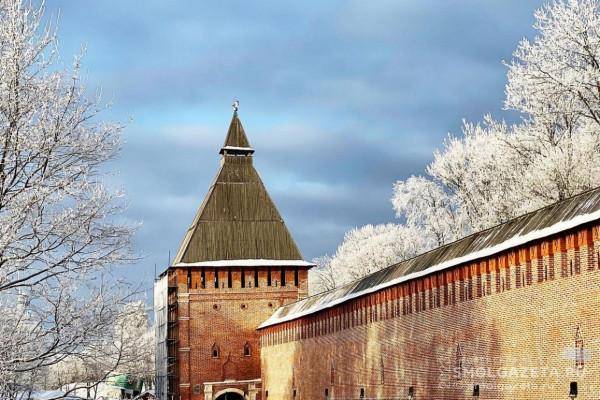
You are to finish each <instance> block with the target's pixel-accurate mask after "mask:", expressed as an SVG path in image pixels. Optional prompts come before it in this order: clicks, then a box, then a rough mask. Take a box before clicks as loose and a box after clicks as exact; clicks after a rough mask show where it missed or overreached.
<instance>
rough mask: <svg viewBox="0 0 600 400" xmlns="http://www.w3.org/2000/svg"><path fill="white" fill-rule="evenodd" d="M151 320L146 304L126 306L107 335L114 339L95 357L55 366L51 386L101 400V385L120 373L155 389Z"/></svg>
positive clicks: (73, 357) (75, 357) (98, 347)
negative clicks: (75, 391) (99, 390)
mask: <svg viewBox="0 0 600 400" xmlns="http://www.w3.org/2000/svg"><path fill="white" fill-rule="evenodd" d="M148 320H149V318H148V312H147V306H146V304H145V303H143V302H141V301H135V302H131V303H128V304H125V306H124V307H123V308H122V309H121V311H120V313H119V315H118V316H117V318H116V320H115V322H114V325H113V327H112V328H111V335H107V338H110V340H104V341H102V342H99V343H98V344H97V345H96V346H95V348H94V353H95V356H94V357H83V358H80V357H79V356H78V355H77V354H73V355H70V356H69V357H67V358H65V359H64V360H62V361H61V362H59V363H57V364H54V365H52V366H51V367H50V368H49V369H48V379H47V385H48V387H50V388H53V389H62V390H67V389H75V390H78V394H81V393H82V392H84V391H85V392H86V397H87V398H97V396H98V392H97V386H98V384H99V383H101V382H106V381H107V380H110V378H111V377H112V376H114V375H119V374H126V375H128V376H130V377H135V378H141V379H143V380H144V381H145V382H146V383H147V384H149V385H150V386H152V384H153V379H154V335H153V329H152V328H151V327H150V326H149V324H148ZM117 358H118V362H116V361H117ZM82 389H83V390H82Z"/></svg>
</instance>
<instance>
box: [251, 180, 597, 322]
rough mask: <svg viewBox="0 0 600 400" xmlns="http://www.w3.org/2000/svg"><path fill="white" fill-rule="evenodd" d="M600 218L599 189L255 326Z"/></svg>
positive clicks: (285, 308) (404, 263)
mask: <svg viewBox="0 0 600 400" xmlns="http://www.w3.org/2000/svg"><path fill="white" fill-rule="evenodd" d="M598 220H600V188H596V189H593V190H590V191H587V192H584V193H581V194H579V195H577V196H574V197H571V198H568V199H566V200H563V201H560V202H558V203H554V204H552V205H549V206H547V207H544V208H541V209H539V210H536V211H533V212H531V213H528V214H525V215H522V216H520V217H517V218H515V219H513V220H510V221H508V222H506V223H504V224H501V225H498V226H495V227H492V228H490V229H486V230H484V231H480V232H477V233H474V234H472V235H470V236H467V237H465V238H463V239H460V240H458V241H456V242H453V243H450V244H447V245H444V246H441V247H438V248H436V249H434V250H431V251H428V252H426V253H424V254H421V255H419V256H416V257H414V258H412V259H409V260H406V261H402V262H399V263H397V264H394V265H392V266H390V267H388V268H385V269H382V270H380V271H377V272H375V273H372V274H370V275H367V276H365V277H364V278H362V279H359V280H357V281H354V282H351V283H349V284H347V285H345V286H342V287H340V288H337V289H334V290H331V291H328V292H324V293H321V294H318V295H314V296H311V297H308V298H306V299H303V300H300V301H298V302H296V303H292V304H289V305H285V306H283V307H281V308H279V309H278V310H277V311H276V312H275V313H274V314H273V315H272V316H271V318H269V319H268V320H267V321H265V322H264V323H263V324H262V325H261V326H260V327H259V328H264V327H267V326H270V325H275V324H278V323H282V322H286V321H290V320H293V319H296V318H300V317H302V316H305V315H309V314H313V313H316V312H318V311H321V310H324V309H327V308H331V307H334V306H335V305H337V304H341V303H343V302H345V301H348V300H350V299H353V298H356V297H360V296H363V295H365V294H368V293H373V292H375V291H378V290H381V289H383V288H385V287H389V286H393V285H395V284H398V283H401V282H404V281H408V280H411V279H415V278H419V277H421V276H425V275H428V274H431V273H434V272H438V271H441V270H444V269H447V268H451V267H453V266H456V265H460V264H464V263H467V262H472V261H474V260H477V259H481V258H484V257H489V256H492V255H494V254H498V253H500V252H502V251H505V250H507V249H510V248H514V247H517V246H520V245H523V244H525V243H529V242H532V241H535V240H539V239H542V238H544V237H548V236H551V235H554V234H556V233H559V232H563V231H566V230H569V229H572V228H575V227H577V226H581V225H583V224H586V223H590V222H593V221H598Z"/></svg>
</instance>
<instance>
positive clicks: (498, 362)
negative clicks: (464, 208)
mask: <svg viewBox="0 0 600 400" xmlns="http://www.w3.org/2000/svg"><path fill="white" fill-rule="evenodd" d="M599 253H600V226H598V225H596V226H593V227H586V228H582V229H579V230H575V231H572V232H566V233H564V234H560V235H557V236H556V237H552V238H549V239H548V240H544V241H540V242H538V243H533V244H530V245H527V246H523V247H521V248H515V249H512V250H511V251H507V252H505V253H502V254H499V255H497V256H495V257H492V258H489V259H484V260H479V261H478V262H474V263H470V264H467V265H461V266H457V267H456V268H453V269H452V270H450V271H444V272H440V273H437V274H434V275H431V276H428V277H425V278H421V279H419V280H415V281H412V282H407V283H404V284H401V285H397V286H394V287H391V288H386V289H384V290H382V291H379V292H377V293H374V294H371V295H368V296H364V297H362V298H358V299H355V300H351V301H348V302H346V303H344V304H341V305H339V306H337V307H335V308H333V309H330V310H326V311H323V312H320V313H317V314H314V315H311V316H309V317H304V318H302V319H299V320H296V321H291V322H288V323H283V324H280V325H277V326H274V327H270V328H267V329H263V330H261V331H260V333H261V343H262V350H261V365H262V380H263V381H262V387H263V393H264V392H265V391H268V392H269V397H268V398H269V399H276V400H285V399H293V392H294V389H295V391H296V397H295V399H307V400H315V399H324V398H325V390H327V391H328V394H329V397H330V398H334V399H357V398H359V395H360V391H361V389H364V393H365V398H376V399H384V398H407V396H408V392H409V388H410V387H412V388H413V390H414V394H415V398H416V399H466V398H472V395H473V388H474V385H479V389H480V397H479V398H480V399H567V398H568V394H569V385H570V383H571V382H577V385H578V391H579V395H578V397H577V398H578V399H598V398H600V322H599V317H600V270H599V266H598V256H599ZM577 332H579V333H578V334H577ZM576 342H577V344H576ZM578 345H583V352H582V353H580V354H583V365H582V366H581V365H578V364H577V357H576V356H575V354H576V346H578Z"/></svg>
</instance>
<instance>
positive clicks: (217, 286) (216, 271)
mask: <svg viewBox="0 0 600 400" xmlns="http://www.w3.org/2000/svg"><path fill="white" fill-rule="evenodd" d="M218 288H219V270H218V269H216V268H215V289H218Z"/></svg>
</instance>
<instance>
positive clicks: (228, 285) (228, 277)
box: [227, 268, 233, 288]
mask: <svg viewBox="0 0 600 400" xmlns="http://www.w3.org/2000/svg"><path fill="white" fill-rule="evenodd" d="M232 286H233V279H232V277H231V268H229V269H228V270H227V287H228V288H231V287H232Z"/></svg>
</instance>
